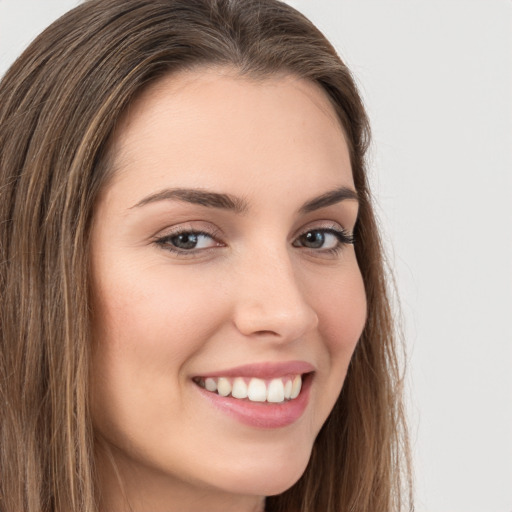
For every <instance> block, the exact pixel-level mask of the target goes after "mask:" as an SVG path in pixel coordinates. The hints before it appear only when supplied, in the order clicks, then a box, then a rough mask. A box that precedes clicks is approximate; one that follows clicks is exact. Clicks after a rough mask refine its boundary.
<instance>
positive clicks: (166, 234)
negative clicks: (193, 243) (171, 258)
mask: <svg viewBox="0 0 512 512" xmlns="http://www.w3.org/2000/svg"><path fill="white" fill-rule="evenodd" d="M201 224H202V226H201V227H194V226H193V225H192V224H191V223H190V222H189V223H186V224H179V225H178V226H173V227H171V228H166V229H164V230H161V231H159V232H158V234H156V235H155V236H153V237H152V243H154V244H156V245H157V246H159V247H160V248H161V249H163V250H164V251H167V252H169V253H172V254H174V255H175V256H179V257H183V258H187V257H188V258H193V257H198V256H199V255H205V254H207V253H209V252H210V251H211V250H212V249H215V248H217V247H224V246H225V244H224V242H223V241H222V238H223V236H222V232H221V230H220V229H219V228H217V227H216V226H212V225H207V226H208V227H207V228H206V229H205V228H204V223H201ZM186 233H187V234H195V235H200V236H201V235H202V236H207V237H209V238H211V239H212V240H213V241H214V242H216V245H213V246H212V247H206V248H199V249H188V250H187V249H180V248H179V247H175V246H174V245H172V244H171V243H169V242H170V239H172V238H174V237H176V236H179V235H181V234H186Z"/></svg>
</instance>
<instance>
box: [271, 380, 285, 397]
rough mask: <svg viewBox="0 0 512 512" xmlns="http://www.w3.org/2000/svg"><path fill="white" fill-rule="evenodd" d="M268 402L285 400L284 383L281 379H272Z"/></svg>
mask: <svg viewBox="0 0 512 512" xmlns="http://www.w3.org/2000/svg"><path fill="white" fill-rule="evenodd" d="M267 402H274V403H278V402H284V385H283V381H282V380H281V379H273V380H271V381H270V384H269V386H268V393H267Z"/></svg>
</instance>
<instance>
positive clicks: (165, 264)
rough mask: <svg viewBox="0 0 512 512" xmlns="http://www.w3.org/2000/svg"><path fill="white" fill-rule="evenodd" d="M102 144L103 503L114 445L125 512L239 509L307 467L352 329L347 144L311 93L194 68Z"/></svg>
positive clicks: (354, 281) (280, 81) (98, 225)
mask: <svg viewBox="0 0 512 512" xmlns="http://www.w3.org/2000/svg"><path fill="white" fill-rule="evenodd" d="M113 147H114V162H113V166H114V177H113V179H112V181H110V182H109V184H108V185H107V187H106V188H105V190H104V191H103V193H102V195H101V197H100V199H99V202H98V205H97V208H96V211H95V217H94V224H93V230H92V277H93V304H94V311H93V329H94V344H93V347H94V349H93V363H92V414H93V422H94V427H95V431H96V435H97V437H98V439H100V442H99V443H98V457H99V458H100V460H101V461H103V462H102V463H101V464H100V472H101V473H103V474H102V475H101V480H102V486H103V492H104V494H105V496H107V497H108V498H105V499H106V502H109V503H111V504H116V505H115V506H118V507H119V508H118V510H121V509H122V508H121V505H120V503H121V501H120V500H121V499H120V498H119V500H118V498H117V497H116V496H117V495H118V494H119V496H120V495H121V491H120V490H119V488H118V486H117V483H116V477H115V476H113V475H114V472H113V471H110V469H109V468H110V466H109V464H108V463H106V462H105V461H106V460H107V459H108V457H107V455H106V453H107V452H110V460H112V459H113V460H114V461H115V463H116V465H117V468H118V471H119V472H120V474H121V478H122V479H123V480H124V481H125V483H126V488H125V489H124V492H125V493H126V495H127V499H128V501H130V502H131V506H132V507H133V510H135V511H136V510H139V509H142V510H152V511H153V512H158V511H160V510H168V508H166V507H168V506H169V505H168V503H169V500H171V499H172V502H173V504H175V505H173V506H175V507H176V510H182V511H185V510H187V511H188V510H196V509H197V510H206V509H207V510H209V511H213V510H217V508H216V507H217V506H218V509H219V510H225V511H227V510H232V509H231V508H229V503H232V504H234V503H235V501H237V505H236V507H237V508H235V505H233V509H236V510H251V509H252V508H253V507H257V504H258V503H259V502H261V496H264V495H270V494H276V493H280V492H283V491H284V490H285V489H287V488H288V487H290V486H291V485H292V484H293V483H294V482H295V481H296V480H297V479H298V478H299V477H300V475H301V474H302V473H303V471H304V469H305V467H306V465H307V462H308V459H309V456H310V452H311V448H312V445H313V442H314V440H315V437H316V435H317V434H318V432H319V430H320V427H321V426H322V424H323V423H324V421H325V420H326V418H327V416H328V415H329V413H330V411H331V409H332V407H333V406H334V403H335V401H336V399H337V397H338V395H339V393H340V390H341V387H342V385H343V381H344V378H345V375H346V372H347V367H348V365H349V361H350V358H351V356H352V353H353V351H354V348H355V346H356V343H357V341H358V338H359V337H360V335H361V331H362V329H363V325H364V322H365V315H366V300H365V292H364V287H363V282H362V278H361V274H360V271H359V268H358V264H357V261H356V256H355V252H354V246H353V245H352V243H351V242H352V233H353V228H354V224H355V222H356V218H357V212H358V202H357V198H356V194H355V189H354V183H353V179H352V172H351V166H350V161H349V154H348V149H347V145H346V143H345V139H344V135H343V131H342V129H341V128H340V125H339V122H338V120H337V117H336V115H335V113H334V110H333V108H332V106H331V105H330V103H329V101H328V99H327V98H326V96H325V94H324V93H323V92H322V91H321V90H320V89H319V88H318V87H317V86H315V85H314V84H312V83H309V82H307V81H304V80H301V79H297V78H294V77H291V76H280V77H274V78H268V79H264V80H259V81H256V80H251V79H248V78H241V77H238V76H236V75H235V73H234V72H230V71H229V70H222V69H209V70H207V69H204V70H201V72H187V73H183V74H180V75H173V76H171V77H168V78H165V79H162V80H161V81H160V82H158V83H156V84H155V85H153V86H151V87H150V88H149V89H148V90H146V91H145V92H144V94H143V95H142V96H141V97H140V98H138V100H137V101H136V102H135V103H134V104H133V105H132V107H131V108H130V110H129V112H128V113H127V114H126V116H125V118H124V119H123V120H122V122H121V124H120V126H119V127H118V130H117V133H116V135H115V138H114V146H113ZM301 383H302V388H301V390H300V392H299V387H300V384H301ZM297 393H298V395H297ZM233 394H234V395H235V396H236V397H233ZM247 394H248V397H245V398H244V396H246V395H247ZM205 503H206V504H207V506H206V508H205ZM112 506H114V505H112ZM172 510H174V508H172Z"/></svg>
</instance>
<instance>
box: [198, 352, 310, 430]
mask: <svg viewBox="0 0 512 512" xmlns="http://www.w3.org/2000/svg"><path fill="white" fill-rule="evenodd" d="M313 371H314V367H313V366H312V365H310V364H309V363H305V362H302V361H292V362H287V363H277V364H276V363H264V364H251V365H244V366H239V367H236V368H230V369H228V370H223V371H219V372H214V373H208V374H206V375H201V377H257V378H260V379H273V378H277V377H281V376H283V375H299V374H307V375H303V380H302V389H301V392H300V394H299V396H298V397H297V398H295V399H293V400H288V401H285V402H281V403H277V404H276V403H268V402H251V401H249V400H247V399H245V400H240V399H238V398H233V397H231V396H227V397H223V396H220V395H218V394H216V393H212V392H210V391H207V390H206V389H204V388H201V387H200V386H198V385H197V384H194V386H195V388H196V389H197V390H198V391H199V392H200V393H201V395H202V396H203V397H204V398H205V399H206V400H208V402H209V403H211V404H212V405H213V406H214V407H216V408H217V409H219V410H221V411H222V412H224V413H226V414H228V415H230V416H232V417H234V418H235V419H237V420H238V421H240V422H241V423H244V424H245V425H250V426H252V427H257V428H264V429H274V428H282V427H286V426H288V425H291V424H292V423H294V422H296V421H297V420H298V419H299V418H300V417H301V416H302V414H303V413H304V411H305V410H306V407H307V405H308V403H309V393H310V389H311V384H312V381H313V378H314V376H313V374H312V372H313Z"/></svg>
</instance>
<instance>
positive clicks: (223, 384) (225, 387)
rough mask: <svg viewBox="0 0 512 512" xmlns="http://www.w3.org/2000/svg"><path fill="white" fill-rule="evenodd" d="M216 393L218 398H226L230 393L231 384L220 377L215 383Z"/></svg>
mask: <svg viewBox="0 0 512 512" xmlns="http://www.w3.org/2000/svg"><path fill="white" fill-rule="evenodd" d="M217 392H218V393H219V395H220V396H228V395H229V393H231V382H229V380H228V379H226V378H224V377H221V378H220V379H219V381H218V383H217Z"/></svg>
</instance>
